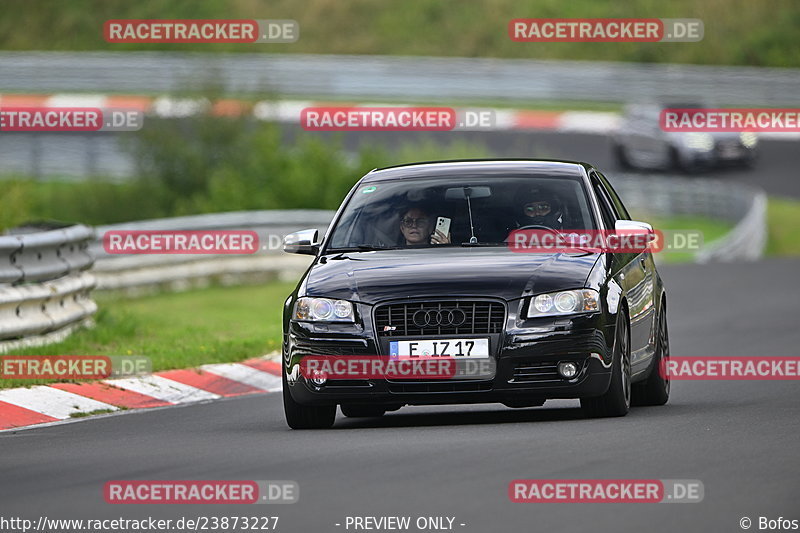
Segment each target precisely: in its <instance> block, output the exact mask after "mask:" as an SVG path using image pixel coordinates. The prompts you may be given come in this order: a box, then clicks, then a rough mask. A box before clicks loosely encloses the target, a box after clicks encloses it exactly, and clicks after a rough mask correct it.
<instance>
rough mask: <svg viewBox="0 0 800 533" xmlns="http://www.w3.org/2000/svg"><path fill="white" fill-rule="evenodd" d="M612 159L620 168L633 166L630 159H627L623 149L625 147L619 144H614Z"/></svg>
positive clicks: (624, 168)
mask: <svg viewBox="0 0 800 533" xmlns="http://www.w3.org/2000/svg"><path fill="white" fill-rule="evenodd" d="M614 159H615V160H616V162H617V167H618V168H620V169H622V170H628V169H631V168H633V165H631V161H630V159H628V153H627V152H626V151H625V147H624V146H622V145H621V144H615V145H614Z"/></svg>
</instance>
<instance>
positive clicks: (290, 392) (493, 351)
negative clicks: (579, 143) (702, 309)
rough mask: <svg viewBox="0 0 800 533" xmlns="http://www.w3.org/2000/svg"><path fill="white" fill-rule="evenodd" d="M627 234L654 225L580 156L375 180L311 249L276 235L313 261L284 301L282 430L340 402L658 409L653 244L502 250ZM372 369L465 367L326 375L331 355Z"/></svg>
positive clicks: (383, 175) (351, 407)
mask: <svg viewBox="0 0 800 533" xmlns="http://www.w3.org/2000/svg"><path fill="white" fill-rule="evenodd" d="M631 229H633V230H639V231H645V232H652V231H653V230H652V228H651V227H650V226H649V225H648V224H645V223H643V222H636V221H632V220H630V216H629V215H628V211H627V210H626V209H625V206H624V205H623V203H622V201H621V199H620V198H619V196H618V195H617V194H616V192H615V191H614V189H613V188H612V187H611V185H610V184H609V182H608V180H606V178H605V177H604V176H603V175H602V174H601V173H600V172H599V171H598V170H597V169H595V168H594V167H592V166H591V165H588V164H586V163H577V162H568V161H544V160H468V161H443V162H430V163H419V164H412V165H402V166H395V167H389V168H383V169H377V170H373V171H372V172H370V173H368V174H367V175H366V176H364V177H363V178H362V179H361V180H360V181H358V183H356V185H355V186H354V187H353V188H352V190H351V191H350V193H349V194H348V195H347V197H346V198H345V199H344V202H343V203H342V205H341V207H340V208H339V210H338V211H337V212H336V214H335V216H334V218H333V221H332V222H331V224H330V227H329V228H328V231H327V232H326V234H325V236H324V238H323V239H322V240H321V241H320V240H319V239H318V232H317V231H316V230H306V231H301V232H297V233H293V234H291V235H288V236H287V237H286V238H285V240H284V250H285V251H287V252H291V253H300V254H309V255H313V256H314V259H313V262H312V264H311V266H310V267H309V268H308V270H307V271H306V272H305V274H304V275H303V277H302V278H301V280H300V282H299V283H298V285H297V288H296V289H295V291H294V292H293V293H292V294H291V295H290V297H289V298H288V299H287V300H286V303H285V307H284V314H283V347H282V371H283V372H282V373H283V401H284V411H285V414H286V420H287V422H288V424H289V426H290V427H292V428H295V429H310V428H328V427H331V426H332V425H333V423H334V420H335V416H336V407H337V406H340V407H341V411H342V413H343V414H344V415H345V416H348V417H376V416H381V415H383V414H385V413H386V412H387V411H393V410H397V409H399V408H401V407H403V406H406V405H431V404H467V403H486V402H499V403H503V404H505V405H506V406H509V407H533V406H540V405H542V404H543V403H544V402H545V401H546V400H548V399H556V398H560V399H565V398H566V399H580V403H581V406H582V408H583V410H584V411H585V413H586V415H587V416H590V417H610V416H624V415H625V414H627V413H628V411H629V408H630V406H631V404H634V405H662V404H664V403H666V402H667V400H668V397H669V390H670V382H669V377H668V375H666V372H665V371H663V370H664V367H665V366H666V365H662V362H663V361H666V358H667V357H669V339H668V334H667V321H666V305H667V301H666V293H665V290H664V285H663V283H662V281H661V278H660V276H659V274H658V272H657V271H656V267H655V264H654V261H653V256H652V251H651V250H650V249H642V250H638V249H637V250H621V251H620V250H617V249H615V250H612V251H609V250H607V249H598V248H596V247H578V248H570V249H555V248H554V249H552V250H551V249H541V248H535V249H533V251H532V252H529V251H520V250H519V249H516V248H515V246H513V245H512V244H513V243H514V242H515V240H516V239H515V238H514V236H515V234H520V233H524V232H525V231H526V230H534V232H538V233H539V234H545V235H548V234H552V235H553V236H554V237H555V236H562V235H564V234H567V233H571V232H576V231H577V232H592V231H595V232H608V233H614V232H619V231H625V230H631ZM369 358H375V360H382V361H388V362H389V363H390V364H391V363H393V362H402V361H414V360H428V361H429V360H432V359H437V360H438V361H440V362H441V361H445V360H446V361H448V362H450V361H455V362H457V367H455V368H454V370H453V371H452V372H451V373H449V374H447V375H441V374H437V373H434V374H429V375H426V374H423V373H412V374H402V373H396V372H395V373H390V372H384V370H385V367H377V366H373V367H370V368H372V369H373V370H374V369H376V368H378V370H377V371H376V372H372V373H363V374H359V373H358V372H355V373H353V372H341V373H338V372H335V371H332V369H334V366H333V365H330V366H328V367H325V366H324V365H322V366H320V363H325V362H326V360H328V359H329V360H330V361H331V362H336V363H337V365H338V364H339V363H342V365H341V366H336V367H335V368H339V369H344V368H349V369H353V368H356V366H349V367H348V366H347V365H346V363H349V362H354V361H356V360H369ZM304 361H305V362H307V361H311V362H313V363H314V365H309V364H305V366H304ZM319 368H323V369H324V370H318V369H319ZM325 368H326V369H325ZM357 368H364V367H357ZM309 369H310V370H309ZM660 370H661V371H660Z"/></svg>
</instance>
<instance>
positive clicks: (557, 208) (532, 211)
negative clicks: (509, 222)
mask: <svg viewBox="0 0 800 533" xmlns="http://www.w3.org/2000/svg"><path fill="white" fill-rule="evenodd" d="M522 214H523V217H522V220H521V221H520V223H519V227H526V226H545V227H548V228H552V229H555V230H560V229H563V227H564V225H563V212H562V208H561V202H559V201H558V197H556V196H555V195H554V194H551V193H548V192H544V191H537V190H534V191H533V195H532V198H531V200H530V201H528V202H527V203H526V204H525V205H523V206H522Z"/></svg>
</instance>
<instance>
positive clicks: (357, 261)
mask: <svg viewBox="0 0 800 533" xmlns="http://www.w3.org/2000/svg"><path fill="white" fill-rule="evenodd" d="M332 257H335V256H328V257H327V260H326V261H325V262H319V261H318V262H316V263H315V264H314V265H313V266H312V268H311V269H310V270H309V272H308V274H307V276H306V279H305V282H304V284H303V287H302V288H301V293H302V294H301V295H307V296H320V297H328V298H339V299H345V300H352V301H358V302H363V303H367V304H373V303H377V302H380V301H382V300H387V299H394V298H419V297H436V296H484V297H496V298H502V299H505V300H513V299H516V298H520V297H521V296H522V295H523V293H526V292H536V293H540V292H549V291H554V290H561V289H574V288H578V287H583V285H584V282H585V281H586V278H587V276H588V275H589V272H590V271H591V269H592V267H593V266H594V264H595V262H596V261H597V258H598V254H593V253H587V254H561V253H555V254H532V253H515V252H511V251H509V250H508V249H506V248H439V249H437V248H426V249H423V250H385V251H377V252H360V253H346V254H342V255H341V256H340V257H341V258H340V259H332Z"/></svg>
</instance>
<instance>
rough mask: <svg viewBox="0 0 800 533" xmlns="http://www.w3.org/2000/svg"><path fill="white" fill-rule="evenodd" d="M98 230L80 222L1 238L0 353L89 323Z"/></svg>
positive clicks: (91, 313) (33, 343) (50, 338)
mask: <svg viewBox="0 0 800 533" xmlns="http://www.w3.org/2000/svg"><path fill="white" fill-rule="evenodd" d="M94 235H95V234H94V230H92V228H90V227H88V226H83V225H77V226H70V227H66V228H61V229H55V230H49V231H38V232H20V233H18V234H11V235H4V236H0V352H3V351H7V350H9V349H14V348H15V347H20V346H34V345H37V344H43V343H45V342H47V341H49V340H52V339H54V338H59V333H65V332H67V331H69V330H71V329H73V328H75V327H76V326H78V325H80V324H85V323H88V322H90V318H91V316H92V315H93V314H94V313H95V311H97V305H96V304H95V302H94V301H93V300H92V299H91V297H90V291H91V290H92V289H93V288H94V286H95V279H94V276H92V275H91V274H90V273H88V272H86V270H88V269H89V268H90V267H91V266H92V264H93V263H94V259H93V257H92V255H91V254H90V253H89V251H88V247H89V242H90V241H91V240H93V239H94Z"/></svg>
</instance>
